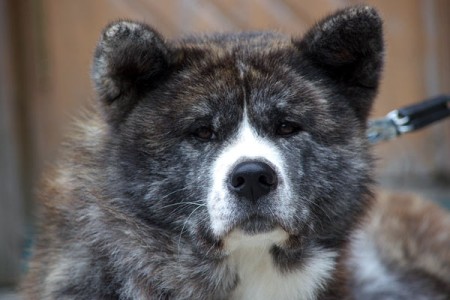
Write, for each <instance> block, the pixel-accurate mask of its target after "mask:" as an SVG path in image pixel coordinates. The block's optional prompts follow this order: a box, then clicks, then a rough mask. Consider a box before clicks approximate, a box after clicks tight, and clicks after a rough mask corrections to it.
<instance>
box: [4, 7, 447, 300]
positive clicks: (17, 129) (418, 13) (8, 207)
mask: <svg viewBox="0 0 450 300" xmlns="http://www.w3.org/2000/svg"><path fill="white" fill-rule="evenodd" d="M358 3H364V4H369V5H372V6H374V7H376V8H378V10H379V11H380V14H381V15H382V17H383V19H384V20H385V21H384V25H385V27H384V28H385V37H386V44H387V45H386V62H385V63H386V65H385V70H384V76H383V81H382V85H381V89H380V93H379V95H378V97H377V101H376V104H375V108H374V111H373V114H372V117H373V118H375V117H382V116H384V115H385V114H386V113H388V112H389V111H391V110H393V109H396V108H398V107H402V106H405V105H408V104H411V103H415V102H419V101H421V100H422V99H425V98H427V97H431V96H434V95H438V94H443V93H450V18H449V16H450V1H448V0H435V1H429V0H398V1H392V0H379V1H376V0H372V1H352V0H213V1H208V0H168V1H158V0H133V1H125V0H95V1H90V0H78V1H71V0H61V1H59V0H58V1H57V0H19V1H15V0H0V299H16V298H15V296H14V294H7V293H5V292H3V293H2V290H6V291H7V290H10V289H14V286H15V285H16V283H17V281H18V280H19V278H20V274H21V273H22V272H23V270H24V268H25V263H24V260H25V259H24V258H26V256H27V255H28V254H27V251H26V250H24V249H28V248H29V245H30V243H31V242H30V241H31V239H32V233H33V218H34V211H35V205H34V201H35V193H36V190H35V189H36V186H37V185H38V183H39V180H40V178H41V175H42V172H43V170H44V169H45V167H46V166H48V165H51V164H52V163H53V162H54V160H55V157H57V155H58V149H59V145H60V144H61V141H62V138H63V137H64V134H65V133H66V132H67V129H68V128H69V127H70V124H71V122H72V119H73V117H74V116H76V115H77V114H79V113H80V111H81V110H82V109H83V108H84V107H87V106H89V105H90V103H91V102H93V101H94V100H95V95H94V93H93V89H92V84H91V81H90V62H91V57H92V54H93V49H94V47H95V44H96V41H97V39H98V37H99V34H100V32H101V30H102V28H103V27H104V26H105V25H106V24H107V23H108V22H110V21H113V20H116V19H119V18H120V19H136V20H140V21H145V22H147V23H149V24H151V25H152V26H154V27H155V28H157V29H158V30H159V31H160V32H161V33H163V34H164V35H165V36H167V37H171V38H172V37H177V36H179V35H181V34H184V33H188V32H190V33H191V32H197V33H202V32H212V31H222V32H223V31H236V30H265V29H271V30H278V31H281V32H284V33H289V34H292V35H301V34H302V33H304V32H305V30H307V28H308V27H310V26H311V25H312V24H314V22H315V21H317V20H318V19H319V18H321V17H323V16H325V15H327V14H329V13H331V12H333V11H335V10H336V9H339V8H342V7H345V6H348V5H352V4H358ZM374 152H375V153H376V155H377V157H378V161H377V178H378V180H379V182H380V184H381V185H382V186H384V187H387V188H390V189H394V190H408V191H412V192H416V193H420V194H423V195H425V196H427V197H428V198H430V199H432V200H435V201H437V202H439V203H440V204H442V205H443V206H446V207H450V118H448V119H447V120H445V121H441V122H439V123H437V124H435V125H433V126H430V127H427V128H425V129H423V130H421V131H418V132H416V133H411V134H408V135H405V136H402V137H400V138H398V139H396V140H393V141H389V142H385V143H382V144H379V145H376V146H374Z"/></svg>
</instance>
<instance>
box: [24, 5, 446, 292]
mask: <svg viewBox="0 0 450 300" xmlns="http://www.w3.org/2000/svg"><path fill="white" fill-rule="evenodd" d="M383 56H384V43H383V33H382V21H381V18H380V16H379V15H378V13H377V12H376V10H375V9H373V8H371V7H366V6H356V7H349V8H346V9H343V10H340V11H338V12H336V13H335V14H332V15H330V16H328V17H326V18H324V19H323V20H321V21H320V22H319V23H317V24H316V25H315V26H313V27H312V28H311V29H310V30H309V31H308V32H307V33H306V34H305V35H303V36H302V37H290V36H285V35H282V34H280V33H275V32H244V33H231V34H212V35H204V36H186V37H183V38H181V39H178V40H166V39H165V38H164V37H163V36H162V35H161V34H160V33H158V32H157V31H156V30H155V29H153V28H152V27H150V26H148V25H146V24H143V23H139V22H134V21H118V22H114V23H112V24H110V25H109V26H107V27H106V29H105V30H104V32H103V33H102V36H101V38H100V41H99V43H98V45H97V48H96V50H95V54H94V60H93V67H92V78H93V82H94V84H95V89H96V91H97V95H98V97H97V98H98V101H97V108H96V109H95V111H93V112H92V113H89V114H88V115H87V116H85V117H83V118H82V119H81V120H80V121H79V122H78V125H77V127H76V130H74V132H73V134H72V135H71V138H70V139H69V141H68V142H67V143H66V145H65V149H64V151H63V153H64V155H63V156H62V158H61V160H59V161H58V163H56V164H55V167H54V168H53V169H52V170H50V171H49V172H48V173H47V176H46V177H45V178H46V179H45V183H44V184H43V187H42V188H41V189H40V193H39V198H40V203H41V205H40V208H41V209H40V212H39V222H38V235H37V238H36V241H35V243H34V248H33V256H32V258H31V261H30V263H29V271H28V273H27V275H26V277H25V279H24V281H23V284H22V291H23V295H24V296H25V298H27V299H450V257H449V256H450V250H449V249H450V247H449V246H450V237H449V232H450V221H449V216H448V214H446V213H445V212H444V211H443V210H441V209H439V208H438V207H437V206H435V205H433V204H431V203H429V202H426V201H423V200H420V199H417V198H414V197H409V196H398V195H394V196H393V195H389V194H385V193H380V192H377V191H376V189H375V188H374V179H373V177H374V176H373V168H374V160H373V158H372V154H371V151H370V146H369V144H368V141H367V138H366V129H367V125H366V124H367V119H368V116H369V114H370V110H371V107H372V102H373V100H374V97H375V96H376V94H377V89H378V85H379V81H380V76H381V71H382V67H383Z"/></svg>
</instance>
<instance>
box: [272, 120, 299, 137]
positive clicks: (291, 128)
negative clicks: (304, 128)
mask: <svg viewBox="0 0 450 300" xmlns="http://www.w3.org/2000/svg"><path fill="white" fill-rule="evenodd" d="M299 131H301V127H300V125H298V124H295V123H292V122H287V121H285V122H281V123H280V125H278V127H277V130H276V134H277V135H279V136H283V137H288V136H291V135H294V134H296V133H297V132H299Z"/></svg>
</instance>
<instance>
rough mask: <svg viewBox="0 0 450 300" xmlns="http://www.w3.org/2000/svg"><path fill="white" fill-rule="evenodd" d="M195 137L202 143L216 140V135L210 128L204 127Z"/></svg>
mask: <svg viewBox="0 0 450 300" xmlns="http://www.w3.org/2000/svg"><path fill="white" fill-rule="evenodd" d="M193 134H194V136H195V137H196V138H197V139H199V140H201V141H210V140H214V139H216V133H215V132H214V130H213V129H212V128H211V127H209V126H202V127H199V128H197V129H196V130H195V131H194V133H193Z"/></svg>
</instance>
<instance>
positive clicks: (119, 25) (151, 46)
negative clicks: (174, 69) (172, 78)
mask: <svg viewBox="0 0 450 300" xmlns="http://www.w3.org/2000/svg"><path fill="white" fill-rule="evenodd" d="M170 60H171V59H170V50H169V48H168V46H167V45H166V43H165V42H164V40H163V38H162V36H161V35H160V34H159V33H158V32H157V31H156V30H154V29H153V28H151V27H149V26H148V25H146V24H142V23H137V22H132V21H119V22H114V23H111V24H110V25H109V26H107V27H106V28H105V30H104V31H103V34H102V36H101V38H100V41H99V43H98V45H97V48H96V50H95V54H94V62H93V67H92V78H93V81H94V84H95V88H96V90H97V93H98V97H99V99H100V102H101V108H102V111H103V114H104V116H105V118H106V120H107V121H108V123H110V124H112V125H113V126H116V125H118V124H119V123H120V121H121V120H122V119H123V118H124V117H125V116H126V115H127V113H129V112H130V111H131V109H132V108H133V107H134V105H135V104H136V103H137V101H138V100H139V98H140V97H139V95H140V94H141V93H142V92H144V91H145V90H147V89H148V88H149V87H152V86H155V85H156V84H157V83H158V82H160V81H161V80H162V79H163V78H164V76H165V75H166V74H167V72H168V70H169V67H170Z"/></svg>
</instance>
